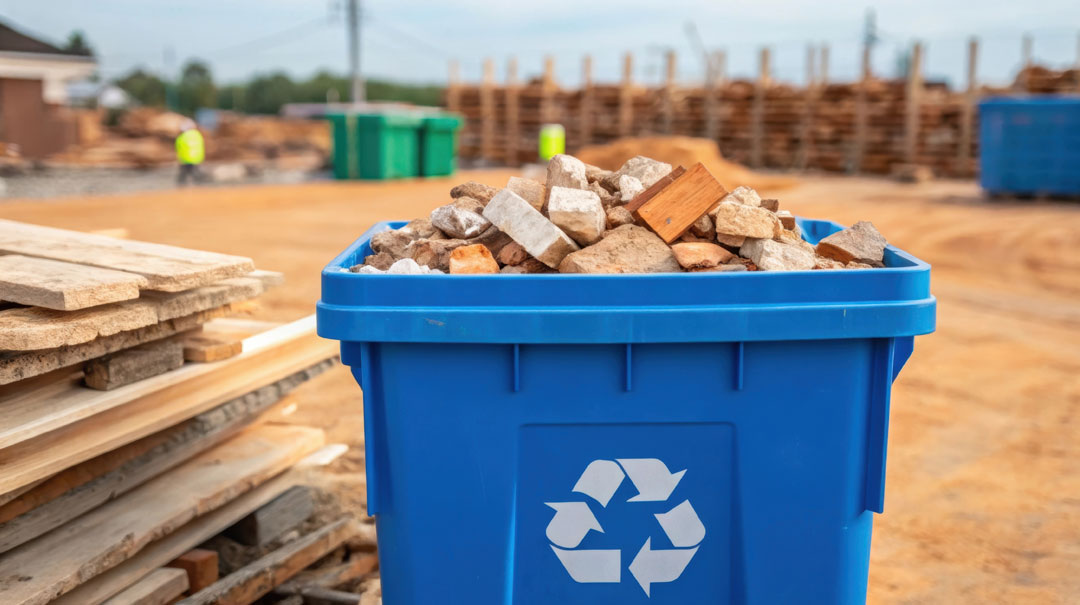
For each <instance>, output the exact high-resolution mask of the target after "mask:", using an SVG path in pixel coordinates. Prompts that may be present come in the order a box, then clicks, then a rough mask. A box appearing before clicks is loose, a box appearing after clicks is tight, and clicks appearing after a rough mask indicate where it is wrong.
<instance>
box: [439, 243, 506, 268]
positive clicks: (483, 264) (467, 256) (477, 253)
mask: <svg viewBox="0 0 1080 605" xmlns="http://www.w3.org/2000/svg"><path fill="white" fill-rule="evenodd" d="M498 272H499V263H497V262H495V257H494V256H492V255H491V250H488V249H487V246H484V245H483V244H473V245H471V246H462V247H460V248H457V249H455V250H454V251H453V252H451V253H450V273H451V274H453V275H461V274H475V273H498Z"/></svg>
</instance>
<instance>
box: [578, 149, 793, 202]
mask: <svg viewBox="0 0 1080 605" xmlns="http://www.w3.org/2000/svg"><path fill="white" fill-rule="evenodd" d="M574 155H575V156H576V157H577V158H579V159H580V160H581V161H583V162H585V163H586V164H592V165H594V166H599V167H600V168H603V169H605V170H618V169H619V167H620V166H622V165H623V163H624V162H626V160H629V159H630V158H632V157H634V156H636V155H643V156H646V157H650V158H653V159H656V160H660V161H661V162H666V163H668V164H671V165H672V166H686V167H690V166H693V165H694V164H696V163H698V162H701V163H702V164H705V167H706V168H708V169H709V172H711V173H712V175H713V176H714V177H715V178H716V180H718V181H720V184H722V185H723V186H724V187H726V188H727V189H729V190H731V189H734V188H735V187H738V186H739V185H746V186H747V187H751V188H753V189H757V190H758V191H764V192H771V191H777V190H779V189H787V188H789V187H793V186H794V185H796V184H797V181H796V179H794V178H790V177H775V176H768V175H763V174H758V173H756V172H754V171H752V170H750V169H748V168H746V167H745V166H743V165H741V164H736V163H734V162H729V161H728V160H725V159H724V157H723V156H722V155H720V148H719V146H717V144H716V143H715V142H713V141H710V140H708V139H696V138H693V137H659V136H658V137H625V138H621V139H616V140H615V141H612V142H611V143H608V144H606V145H589V146H587V147H583V148H582V149H580V150H578V151H577V152H576V153H574Z"/></svg>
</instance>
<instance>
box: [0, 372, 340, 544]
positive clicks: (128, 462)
mask: <svg viewBox="0 0 1080 605" xmlns="http://www.w3.org/2000/svg"><path fill="white" fill-rule="evenodd" d="M333 365H334V363H333V362H331V361H324V362H322V363H320V364H318V365H315V366H312V367H310V368H307V369H306V370H303V371H302V372H298V373H296V374H293V375H292V376H290V377H288V378H286V379H284V380H279V381H278V382H276V383H274V384H273V385H268V386H266V387H263V388H260V389H258V390H255V391H252V392H251V393H248V394H246V395H244V396H243V397H238V398H236V399H233V400H232V401H229V402H227V403H224V404H222V405H220V406H218V407H216V408H214V409H212V410H209V411H207V412H203V413H202V414H199V415H198V416H195V417H194V418H192V419H190V420H187V421H185V422H182V423H180V424H178V425H176V426H173V427H169V428H168V429H166V430H164V431H161V432H159V433H155V434H154V435H151V436H149V437H144V438H143V439H140V440H138V441H135V442H133V443H129V444H128V445H125V446H123V447H121V448H118V449H115V450H112V451H110V452H106V453H104V454H102V455H100V456H97V457H96V458H93V459H91V460H87V461H86V462H83V463H82V464H78V465H76V466H73V467H71V468H69V469H65V470H64V471H62V472H60V473H58V474H57V475H55V476H53V477H51V478H49V479H48V480H46V481H45V482H43V483H42V484H41V485H39V486H37V487H36V488H35V489H33V490H32V491H30V492H28V493H26V494H24V495H21V496H20V497H18V498H16V499H15V500H13V501H12V502H10V503H8V504H5V505H4V506H2V507H0V553H2V552H5V551H8V550H11V549H12V548H15V547H16V546H19V545H21V544H25V543H26V542H28V541H30V540H32V539H34V538H37V537H38V536H41V535H43V534H45V533H46V532H48V531H52V530H53V529H55V528H57V527H59V526H61V525H63V524H64V523H67V522H68V521H71V520H72V519H74V518H76V517H78V516H79V515H82V514H83V513H86V512H88V511H91V510H93V509H94V508H97V507H98V506H101V505H102V504H105V503H106V502H109V501H110V500H113V499H116V498H118V497H120V496H122V495H123V494H126V493H128V492H130V491H131V490H132V489H135V488H136V487H138V486H140V485H142V484H143V483H145V482H147V481H149V480H150V479H152V478H154V477H156V476H158V475H160V474H162V473H164V472H165V471H167V470H169V469H171V468H173V467H175V466H177V465H179V464H181V463H183V462H184V461H186V460H188V459H190V458H192V457H194V456H195V455H197V454H200V453H202V452H204V451H206V450H208V449H210V448H211V447H214V446H216V445H217V444H219V443H221V442H222V441H224V440H225V439H227V438H229V437H231V436H233V435H235V434H236V433H237V432H238V431H240V430H241V429H243V428H244V427H246V426H249V425H251V424H252V423H254V422H256V421H257V420H260V419H261V418H263V417H265V416H261V415H263V414H264V413H265V412H267V411H268V410H271V409H272V408H274V407H275V406H279V403H280V404H281V405H284V404H285V402H284V401H282V399H283V398H284V397H285V395H286V394H288V393H289V392H290V391H291V390H293V389H294V388H296V387H297V386H299V385H300V384H302V383H304V382H306V381H308V380H310V379H311V378H313V377H315V376H318V375H319V374H321V373H323V372H325V371H326V370H328V369H330V368H332V367H333ZM279 407H280V406H279Z"/></svg>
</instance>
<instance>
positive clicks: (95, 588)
mask: <svg viewBox="0 0 1080 605" xmlns="http://www.w3.org/2000/svg"><path fill="white" fill-rule="evenodd" d="M345 451H348V447H345V446H343V445H342V444H332V445H328V446H326V447H324V448H322V449H321V450H319V451H317V452H315V453H314V454H312V455H310V456H308V457H307V458H304V459H303V460H301V461H300V462H298V463H296V465H295V466H294V467H293V468H292V470H290V471H287V472H286V473H284V474H283V475H281V476H278V477H275V478H273V479H271V480H269V481H267V482H266V483H264V484H263V485H260V486H259V487H256V488H255V489H253V490H251V491H250V492H248V493H246V494H244V495H242V496H240V497H239V498H237V499H235V500H233V501H232V502H229V503H228V504H226V505H225V506H222V507H221V508H219V509H217V510H215V511H213V512H210V513H207V514H205V515H203V516H201V517H198V518H196V519H195V520H194V521H191V522H190V523H188V524H187V525H185V526H183V527H181V528H179V529H177V530H176V531H174V532H173V533H171V534H169V535H167V536H165V537H164V538H161V539H160V540H158V541H156V542H154V543H152V544H150V545H149V546H147V547H146V548H144V549H143V550H141V551H140V552H139V553H138V554H137V555H135V556H134V557H132V558H130V559H128V560H127V561H124V562H123V563H121V564H119V565H117V566H116V567H113V568H112V569H110V570H109V571H106V572H105V573H103V574H101V575H99V576H97V577H95V578H93V579H91V580H89V581H88V582H85V583H83V584H81V585H79V586H78V587H77V588H75V590H72V591H71V592H69V593H67V594H65V595H63V596H61V597H60V598H58V599H56V600H55V601H53V605H100V604H101V603H102V602H103V601H105V600H106V599H108V598H109V597H111V596H113V595H115V594H117V593H119V592H121V591H123V590H124V589H125V588H126V587H128V586H130V585H132V584H134V583H135V582H138V581H139V580H140V579H141V578H143V577H145V576H146V575H147V574H149V573H150V572H152V571H154V569H156V568H158V567H161V566H162V565H164V564H165V563H168V562H169V561H171V560H173V559H175V558H176V557H178V556H180V555H181V554H183V553H185V552H187V551H188V550H190V549H192V548H194V547H195V546H198V545H199V544H202V543H203V542H205V541H207V540H209V539H210V538H212V537H214V536H216V535H217V534H219V533H221V531H222V530H224V529H225V528H226V527H228V526H230V525H232V524H233V523H234V522H236V520H237V519H239V518H241V517H243V516H244V515H246V514H248V513H250V512H251V511H253V510H255V509H257V508H259V507H260V506H262V505H263V504H266V503H267V502H269V501H270V500H273V499H274V498H276V497H277V496H278V495H279V494H281V493H282V492H284V491H285V490H287V489H289V488H290V487H292V486H294V485H298V484H301V483H304V482H306V481H307V480H308V479H307V477H308V475H309V474H310V473H311V472H312V470H314V469H316V468H317V467H320V466H325V465H327V464H329V463H330V462H332V461H333V460H335V459H336V458H337V456H340V455H341V454H342V453H343V452H345Z"/></svg>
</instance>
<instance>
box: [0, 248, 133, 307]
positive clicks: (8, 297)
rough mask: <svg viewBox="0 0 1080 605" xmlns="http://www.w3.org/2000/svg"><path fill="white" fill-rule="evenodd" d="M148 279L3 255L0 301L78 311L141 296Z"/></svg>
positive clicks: (49, 261) (1, 258)
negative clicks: (141, 290) (140, 290)
mask: <svg viewBox="0 0 1080 605" xmlns="http://www.w3.org/2000/svg"><path fill="white" fill-rule="evenodd" d="M147 283H148V282H147V281H146V278H145V277H143V276H141V275H136V274H134V273H127V272H125V271H114V270H112V269H102V268H100V267H91V266H87V265H76V264H73V263H66V262H62V261H55V260H48V259H44V258H33V257H30V256H22V255H21V254H7V255H4V256H0V300H4V301H8V302H14V303H19V304H20V305H30V306H34V307H45V308H46V309H55V310H57V311H75V310H78V309H85V308H87V307H95V306H97V305H104V304H107V303H114V302H120V301H122V300H131V299H133V298H138V297H139V288H142V287H145V286H146V285H147Z"/></svg>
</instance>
